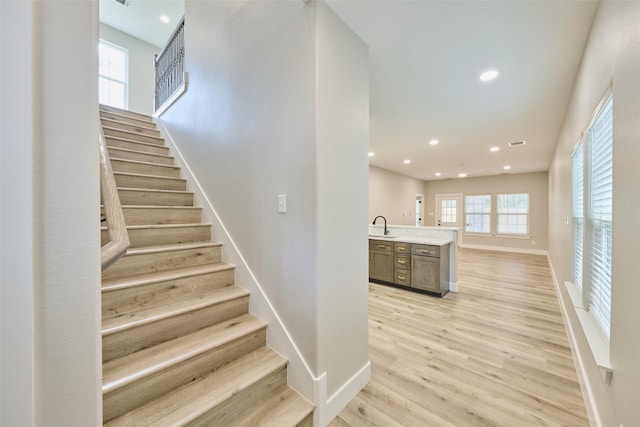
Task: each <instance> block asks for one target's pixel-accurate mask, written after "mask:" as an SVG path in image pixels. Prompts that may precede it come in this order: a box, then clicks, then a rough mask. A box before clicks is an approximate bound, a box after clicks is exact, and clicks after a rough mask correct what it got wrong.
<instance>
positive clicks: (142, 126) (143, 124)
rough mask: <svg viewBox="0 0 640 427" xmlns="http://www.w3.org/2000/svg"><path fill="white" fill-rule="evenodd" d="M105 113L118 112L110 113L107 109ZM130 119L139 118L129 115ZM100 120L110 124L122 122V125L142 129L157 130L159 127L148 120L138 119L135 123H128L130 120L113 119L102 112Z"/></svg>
mask: <svg viewBox="0 0 640 427" xmlns="http://www.w3.org/2000/svg"><path fill="white" fill-rule="evenodd" d="M105 113H107V114H116V113H108V112H106V111H105ZM124 117H126V116H124ZM129 119H134V120H137V119H135V118H133V117H129ZM100 121H101V122H102V123H103V124H104V123H109V124H111V123H114V124H120V125H126V126H134V127H138V128H140V129H145V130H155V131H157V130H158V128H157V127H156V125H155V123H153V122H148V121H145V120H138V122H139V123H135V124H133V123H128V122H125V121H121V120H117V119H112V118H110V117H103V116H102V114H101V115H100Z"/></svg>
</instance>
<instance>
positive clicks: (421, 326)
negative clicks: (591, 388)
mask: <svg viewBox="0 0 640 427" xmlns="http://www.w3.org/2000/svg"><path fill="white" fill-rule="evenodd" d="M458 266H459V283H458V287H459V292H458V293H449V294H447V295H446V296H445V297H444V298H442V299H440V298H434V297H431V296H426V295H421V294H416V293H413V292H407V291H404V290H401V289H395V288H391V287H387V286H384V285H378V284H373V283H372V284H370V285H369V358H370V360H371V363H372V378H371V382H370V383H369V384H368V385H367V386H366V387H365V388H364V389H363V390H362V391H361V392H360V393H359V394H358V395H357V396H356V397H355V398H354V399H353V400H352V401H351V402H350V403H349V405H348V406H347V407H346V408H345V409H344V410H343V411H342V412H341V413H340V414H339V416H338V417H336V419H334V420H333V421H332V422H331V423H330V424H329V425H330V426H331V427H341V426H456V427H460V426H509V427H511V426H518V427H519V426H588V425H589V420H588V418H587V414H586V410H585V406H584V401H583V397H582V393H581V390H580V385H579V382H578V378H577V375H576V370H575V366H574V362H573V357H572V354H571V350H570V348H569V344H568V341H567V336H566V332H565V328H564V324H563V321H562V315H561V313H560V308H559V306H558V302H557V299H556V294H555V289H554V286H553V282H552V279H551V274H550V272H549V268H548V264H547V259H546V257H544V256H537V255H523V254H511V253H503V252H490V251H480V250H471V249H460V250H459V251H458Z"/></svg>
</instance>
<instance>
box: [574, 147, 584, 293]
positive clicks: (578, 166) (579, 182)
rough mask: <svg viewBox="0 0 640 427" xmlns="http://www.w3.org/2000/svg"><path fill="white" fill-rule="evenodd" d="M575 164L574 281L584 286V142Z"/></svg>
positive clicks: (576, 155) (577, 150) (579, 148)
mask: <svg viewBox="0 0 640 427" xmlns="http://www.w3.org/2000/svg"><path fill="white" fill-rule="evenodd" d="M572 164H573V283H575V284H576V285H578V286H579V287H582V266H583V262H582V261H583V257H584V249H583V240H584V239H583V236H584V144H583V143H582V141H580V142H579V143H578V145H577V146H576V149H575V151H574V152H573V155H572Z"/></svg>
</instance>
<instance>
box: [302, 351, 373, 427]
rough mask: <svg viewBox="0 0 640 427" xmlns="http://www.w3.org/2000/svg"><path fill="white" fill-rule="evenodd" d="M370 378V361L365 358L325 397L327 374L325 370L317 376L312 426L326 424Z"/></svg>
mask: <svg viewBox="0 0 640 427" xmlns="http://www.w3.org/2000/svg"><path fill="white" fill-rule="evenodd" d="M370 379H371V361H369V360H367V363H365V364H364V366H363V367H362V368H360V370H358V372H356V373H355V374H354V375H353V376H352V377H351V378H349V380H347V381H345V383H344V384H343V385H342V386H341V387H340V388H339V389H338V390H337V391H336V392H335V393H333V394H332V395H331V396H329V397H328V398H327V375H326V372H325V373H323V374H322V375H321V376H320V377H319V381H317V382H316V389H315V392H314V394H315V397H316V402H317V407H316V410H315V413H314V414H313V425H314V426H326V425H327V424H329V423H330V422H331V420H333V419H334V418H335V417H336V416H337V415H338V414H339V413H340V411H342V410H343V409H344V408H345V407H346V406H347V404H348V403H349V402H350V401H351V399H353V398H354V397H355V395H356V394H358V392H359V391H360V390H362V389H363V388H364V386H366V385H367V383H368V382H369V380H370Z"/></svg>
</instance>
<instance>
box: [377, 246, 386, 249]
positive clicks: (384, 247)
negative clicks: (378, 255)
mask: <svg viewBox="0 0 640 427" xmlns="http://www.w3.org/2000/svg"><path fill="white" fill-rule="evenodd" d="M378 249H387V247H386V246H385V245H378Z"/></svg>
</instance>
